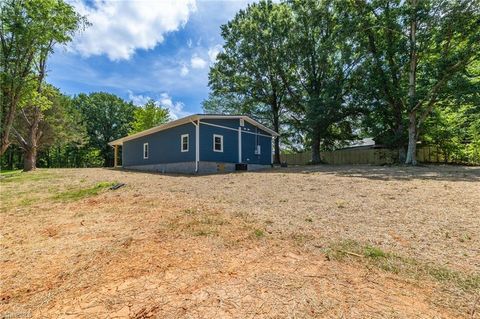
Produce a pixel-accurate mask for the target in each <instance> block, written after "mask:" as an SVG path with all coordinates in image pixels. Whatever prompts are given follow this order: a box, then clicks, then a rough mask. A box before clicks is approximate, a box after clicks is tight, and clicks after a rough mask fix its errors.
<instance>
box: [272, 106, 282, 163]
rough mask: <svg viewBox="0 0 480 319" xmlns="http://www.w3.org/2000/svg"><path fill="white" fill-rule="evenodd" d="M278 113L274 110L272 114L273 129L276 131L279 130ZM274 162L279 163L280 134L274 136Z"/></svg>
mask: <svg viewBox="0 0 480 319" xmlns="http://www.w3.org/2000/svg"><path fill="white" fill-rule="evenodd" d="M279 122H280V121H279V115H278V112H274V114H273V130H274V131H275V132H277V133H279V131H280V123H279ZM273 163H274V164H280V136H279V137H276V138H275V153H274V157H273Z"/></svg>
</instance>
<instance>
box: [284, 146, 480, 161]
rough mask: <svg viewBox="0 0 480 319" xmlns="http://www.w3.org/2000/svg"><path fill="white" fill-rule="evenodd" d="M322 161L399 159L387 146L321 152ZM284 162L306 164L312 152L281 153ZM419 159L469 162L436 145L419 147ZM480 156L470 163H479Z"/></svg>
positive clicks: (394, 151) (396, 152)
mask: <svg viewBox="0 0 480 319" xmlns="http://www.w3.org/2000/svg"><path fill="white" fill-rule="evenodd" d="M320 157H321V159H322V161H324V162H326V163H328V164H339V165H341V164H372V165H383V164H393V163H395V162H397V161H398V151H397V150H391V149H386V148H352V149H343V150H336V151H329V152H320ZM280 159H281V161H282V162H287V163H288V164H290V165H305V164H308V163H309V162H310V161H311V159H312V152H310V151H308V152H303V153H296V154H280ZM417 161H418V162H421V163H467V161H462V160H461V159H455V158H446V157H445V156H444V155H443V154H442V152H440V151H439V150H438V149H437V148H436V147H434V146H424V147H419V148H417ZM479 162H480V158H479V159H476V160H475V161H474V162H471V161H470V162H469V164H478V163H479Z"/></svg>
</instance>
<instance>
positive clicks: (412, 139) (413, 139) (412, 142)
mask: <svg viewBox="0 0 480 319" xmlns="http://www.w3.org/2000/svg"><path fill="white" fill-rule="evenodd" d="M408 119H409V125H408V149H407V158H406V159H405V164H411V165H417V159H416V153H417V113H416V112H415V111H413V112H410V114H409V115H408Z"/></svg>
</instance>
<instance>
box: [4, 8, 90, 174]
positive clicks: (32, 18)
mask: <svg viewBox="0 0 480 319" xmlns="http://www.w3.org/2000/svg"><path fill="white" fill-rule="evenodd" d="M83 22H85V20H84V19H83V18H82V17H80V16H79V15H78V14H76V13H75V11H74V10H73V7H72V6H71V5H69V4H67V3H65V2H64V1H61V0H5V1H2V3H1V4H0V41H1V50H0V58H1V81H0V82H1V84H0V98H1V136H0V155H2V154H3V153H4V152H5V151H6V149H7V148H8V146H9V145H10V140H9V137H10V131H11V128H12V124H13V121H14V119H15V116H16V114H17V108H18V106H19V103H20V102H21V101H22V100H23V101H25V96H26V95H29V94H30V96H32V95H31V90H32V84H31V82H32V81H33V82H36V83H37V85H36V90H37V92H38V93H39V94H40V93H41V86H42V82H43V80H44V77H45V65H46V60H47V57H48V55H49V54H50V53H51V52H53V47H54V46H55V45H56V44H65V43H67V42H69V41H70V40H71V37H72V35H73V33H74V32H75V31H76V30H77V29H78V28H79V27H80V25H81V24H82V23H83ZM26 104H27V103H24V105H26ZM30 106H31V105H30ZM37 118H39V119H40V118H41V117H37ZM33 121H34V122H35V123H32V124H33V125H32V129H33V130H35V129H36V127H37V126H38V123H36V122H38V120H37V119H33ZM35 135H36V133H35V132H32V135H31V136H32V138H33V139H34V138H35ZM24 140H25V138H24ZM28 143H31V146H29V149H30V150H29V151H28V152H29V155H28V156H27V157H28V158H29V160H28V161H29V162H31V163H34V162H35V159H34V158H32V156H33V157H34V156H35V153H36V151H35V148H36V146H35V141H34V140H30V141H29V142H28ZM26 164H27V165H29V166H31V167H28V166H27V167H26V169H27V170H28V169H34V168H35V164H28V163H26Z"/></svg>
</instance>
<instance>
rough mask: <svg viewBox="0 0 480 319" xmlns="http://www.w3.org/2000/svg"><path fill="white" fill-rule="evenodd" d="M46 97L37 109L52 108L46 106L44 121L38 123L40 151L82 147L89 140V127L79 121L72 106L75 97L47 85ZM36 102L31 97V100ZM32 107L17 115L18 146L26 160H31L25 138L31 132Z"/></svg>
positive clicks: (44, 92) (38, 148)
mask: <svg viewBox="0 0 480 319" xmlns="http://www.w3.org/2000/svg"><path fill="white" fill-rule="evenodd" d="M42 95H43V96H42V97H43V98H44V99H45V100H43V101H38V102H36V103H35V105H37V106H39V107H40V106H41V105H42V106H43V105H48V107H47V108H45V107H42V119H41V121H39V123H38V129H37V131H38V132H41V133H39V134H38V139H37V140H36V143H37V148H36V152H40V151H48V150H49V149H50V148H51V147H63V146H66V145H77V147H78V146H81V145H82V144H83V143H84V141H85V139H86V130H85V127H83V126H82V124H81V123H80V122H79V121H78V117H79V114H78V112H76V110H74V109H73V108H72V106H71V98H70V97H68V96H65V95H63V94H61V93H60V91H59V90H58V89H57V88H55V87H53V86H51V85H44V88H43V92H42ZM28 100H29V101H31V100H32V98H31V97H29V98H28ZM28 111H29V108H22V109H21V114H18V115H17V118H16V120H15V122H14V128H15V134H16V136H17V139H16V144H17V145H18V146H19V147H20V149H22V150H23V153H24V156H23V157H24V160H28V157H27V156H26V154H28V153H27V152H25V148H26V147H28V142H27V141H26V140H24V139H23V136H28V135H29V133H30V132H31V123H29V122H27V121H25V119H26V118H27V119H28V118H30V116H28V115H24V113H26V112H28Z"/></svg>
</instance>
